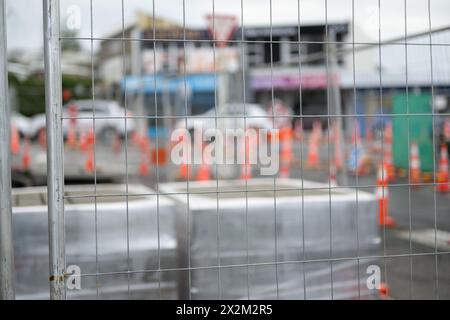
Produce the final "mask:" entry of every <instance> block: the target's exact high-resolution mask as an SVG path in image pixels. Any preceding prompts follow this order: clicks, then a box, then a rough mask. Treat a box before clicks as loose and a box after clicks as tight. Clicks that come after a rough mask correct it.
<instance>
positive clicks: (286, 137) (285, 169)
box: [279, 128, 292, 178]
mask: <svg viewBox="0 0 450 320" xmlns="http://www.w3.org/2000/svg"><path fill="white" fill-rule="evenodd" d="M280 140H281V152H280V174H279V176H280V178H289V176H290V175H291V163H292V129H291V128H283V129H281V135H280Z"/></svg>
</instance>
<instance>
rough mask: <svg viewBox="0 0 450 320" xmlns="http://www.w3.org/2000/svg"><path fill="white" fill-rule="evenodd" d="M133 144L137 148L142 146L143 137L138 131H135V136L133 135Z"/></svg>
mask: <svg viewBox="0 0 450 320" xmlns="http://www.w3.org/2000/svg"><path fill="white" fill-rule="evenodd" d="M131 142H132V143H133V144H134V145H137V146H139V145H141V143H142V137H141V135H140V134H139V133H138V132H137V131H134V132H133V134H132V135H131Z"/></svg>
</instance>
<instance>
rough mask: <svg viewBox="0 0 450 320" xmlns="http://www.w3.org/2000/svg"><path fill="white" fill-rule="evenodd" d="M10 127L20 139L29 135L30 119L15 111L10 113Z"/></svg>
mask: <svg viewBox="0 0 450 320" xmlns="http://www.w3.org/2000/svg"><path fill="white" fill-rule="evenodd" d="M11 127H15V128H16V129H17V132H18V133H19V136H20V137H21V138H23V137H25V136H29V135H30V131H31V128H30V127H31V126H30V119H29V118H27V117H25V116H23V115H21V114H20V113H17V112H15V111H12V112H11Z"/></svg>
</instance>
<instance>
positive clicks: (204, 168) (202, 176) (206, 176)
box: [196, 144, 211, 181]
mask: <svg viewBox="0 0 450 320" xmlns="http://www.w3.org/2000/svg"><path fill="white" fill-rule="evenodd" d="M205 146H206V145H205V144H203V145H202V163H201V164H200V167H199V168H198V172H197V177H196V180H197V181H208V180H211V172H210V168H209V164H208V163H207V161H206V160H207V159H205V154H204V150H205Z"/></svg>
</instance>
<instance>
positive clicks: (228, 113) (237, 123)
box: [175, 103, 273, 136]
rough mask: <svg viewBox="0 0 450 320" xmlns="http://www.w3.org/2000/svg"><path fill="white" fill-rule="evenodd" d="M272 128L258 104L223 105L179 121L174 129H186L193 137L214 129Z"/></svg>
mask: <svg viewBox="0 0 450 320" xmlns="http://www.w3.org/2000/svg"><path fill="white" fill-rule="evenodd" d="M244 126H245V127H246V128H255V129H267V130H270V129H272V128H273V126H272V121H271V118H270V117H269V115H268V113H267V112H266V111H265V110H264V109H263V108H262V107H261V106H260V105H258V104H245V105H244V104H243V103H235V104H225V105H222V106H217V107H215V108H212V109H210V110H208V111H207V112H205V113H203V114H200V115H195V116H190V117H188V118H187V119H181V120H179V121H178V122H177V123H176V124H175V129H179V128H186V129H187V130H188V131H189V132H190V133H191V136H193V133H194V132H195V131H196V130H203V132H205V130H208V129H214V128H227V129H237V128H244Z"/></svg>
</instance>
